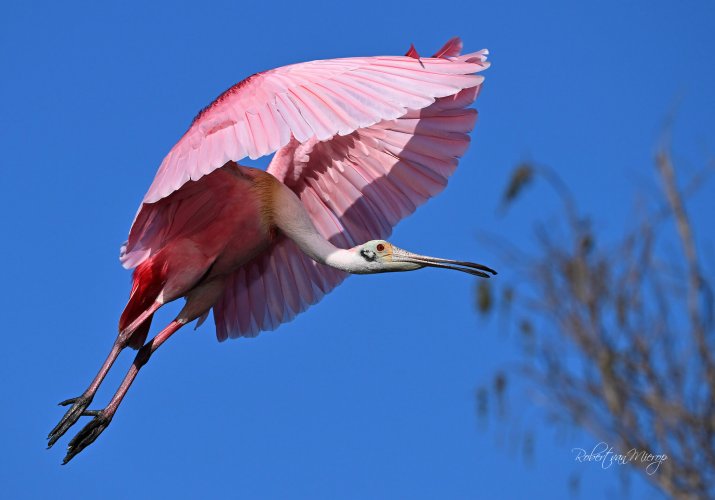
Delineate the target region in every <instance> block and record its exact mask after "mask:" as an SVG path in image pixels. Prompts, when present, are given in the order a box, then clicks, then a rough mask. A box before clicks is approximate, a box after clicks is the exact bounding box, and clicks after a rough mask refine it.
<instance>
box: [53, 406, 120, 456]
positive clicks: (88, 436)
mask: <svg viewBox="0 0 715 500" xmlns="http://www.w3.org/2000/svg"><path fill="white" fill-rule="evenodd" d="M90 411H92V413H93V414H94V415H95V417H94V418H93V419H92V420H91V421H90V422H89V423H88V424H87V425H85V426H84V427H83V428H82V430H81V431H79V432H78V433H77V435H76V436H75V437H73V438H72V440H71V441H70V442H69V444H68V445H67V455H65V458H64V460H63V461H62V465H64V464H66V463H67V462H69V461H70V460H72V459H73V458H74V457H75V455H77V454H78V453H79V452H81V451H82V450H84V449H85V448H86V447H87V446H89V445H90V444H92V443H93V442H94V440H95V439H97V438H98V437H99V435H100V434H101V433H102V432H104V429H106V428H107V427H108V426H109V423H110V422H111V421H112V415H109V414H107V413H106V412H105V410H90Z"/></svg>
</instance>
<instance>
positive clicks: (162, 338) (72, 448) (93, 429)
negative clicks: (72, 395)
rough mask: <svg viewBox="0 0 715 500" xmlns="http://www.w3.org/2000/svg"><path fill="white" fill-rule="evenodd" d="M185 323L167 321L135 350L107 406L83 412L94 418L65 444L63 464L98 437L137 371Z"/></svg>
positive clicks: (177, 320)
mask: <svg viewBox="0 0 715 500" xmlns="http://www.w3.org/2000/svg"><path fill="white" fill-rule="evenodd" d="M185 324H186V320H184V319H175V320H174V321H172V322H171V323H169V325H168V326H167V327H166V328H164V329H163V330H162V331H161V332H159V333H158V334H157V335H156V337H154V338H153V339H151V340H150V341H149V342H147V343H146V344H145V345H144V347H142V348H141V349H139V352H137V355H136V357H135V358H134V362H133V363H132V366H131V367H130V368H129V371H128V372H127V375H126V376H125V377H124V380H123V381H122V385H120V386H119V389H118V390H117V392H116V393H115V394H114V396H113V397H112V399H111V401H110V402H109V404H108V405H107V407H106V408H104V409H103V410H93V411H91V413H89V412H85V414H91V415H93V416H94V418H93V419H92V420H91V421H90V422H89V423H88V424H87V425H85V426H84V428H83V429H82V430H81V431H79V432H78V433H77V435H76V436H75V437H74V438H72V440H71V441H70V442H69V445H68V446H67V455H66V456H65V458H64V461H63V462H62V463H63V464H66V463H67V462H69V461H70V460H72V458H74V456H75V455H77V454H78V453H79V452H81V451H82V450H84V449H85V448H86V447H87V446H89V445H90V444H92V443H93V442H94V440H95V439H97V437H99V435H100V434H101V433H102V432H103V431H104V429H106V428H107V427H108V426H109V423H110V422H111V421H112V418H113V417H114V414H115V413H116V411H117V408H118V407H119V404H120V403H121V402H122V399H124V396H125V395H126V393H127V391H128V390H129V387H130V386H131V385H132V382H134V379H135V378H136V376H137V374H138V373H139V370H140V369H141V367H142V366H144V365H145V364H146V362H147V361H149V358H150V357H151V355H152V354H153V353H154V351H156V350H157V349H158V348H159V346H160V345H161V344H163V343H164V342H166V340H167V339H168V338H169V337H171V336H172V335H173V334H174V333H176V331H177V330H178V329H179V328H181V327H182V326H184V325H185ZM83 411H84V410H83Z"/></svg>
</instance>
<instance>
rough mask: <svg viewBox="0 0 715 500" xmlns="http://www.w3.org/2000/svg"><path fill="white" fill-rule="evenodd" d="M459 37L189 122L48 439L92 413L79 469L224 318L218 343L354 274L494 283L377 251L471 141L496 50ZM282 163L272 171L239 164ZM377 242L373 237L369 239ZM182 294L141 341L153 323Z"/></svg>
mask: <svg viewBox="0 0 715 500" xmlns="http://www.w3.org/2000/svg"><path fill="white" fill-rule="evenodd" d="M460 50H461V41H459V39H452V40H450V41H449V42H448V43H447V44H446V45H445V46H444V47H443V48H442V49H441V50H440V51H438V52H437V54H435V56H433V57H432V58H420V57H419V55H418V54H417V53H416V51H414V49H410V51H409V52H408V53H407V54H406V55H405V56H390V57H367V58H349V59H334V60H326V61H313V62H309V63H302V64H296V65H292V66H286V67H284V68H278V69H276V70H271V71H267V72H264V73H259V74H257V75H253V76H252V77H249V78H247V79H246V80H244V81H243V82H241V83H239V84H237V85H235V86H234V87H232V88H231V89H229V90H228V91H226V92H224V93H223V94H222V95H221V96H219V98H218V99H216V100H215V101H214V102H213V103H212V104H211V105H209V106H208V107H207V108H205V109H204V110H203V111H201V113H199V115H198V116H197V117H196V118H195V119H194V121H193V122H192V124H191V127H190V128H189V130H188V131H187V132H186V134H185V135H184V136H183V137H182V138H181V139H180V140H179V142H178V143H177V144H176V145H175V146H174V147H173V148H172V150H171V151H170V152H169V154H168V155H167V157H166V158H165V159H164V161H163V162H162V164H161V166H160V168H159V171H158V172H157V175H156V178H155V179H154V182H153V183H152V185H151V186H150V188H149V191H148V192H147V194H146V195H145V197H144V199H143V202H142V204H141V206H140V209H139V211H138V213H137V216H136V218H135V220H134V223H133V224H132V228H131V230H130V232H129V238H128V240H127V242H126V244H125V245H124V246H123V247H122V250H121V256H120V259H121V261H122V263H123V265H124V266H125V267H128V268H135V271H134V279H133V284H132V290H131V293H130V297H129V301H128V303H127V306H126V308H125V309H124V312H123V313H122V316H121V318H120V321H119V335H118V337H117V340H116V341H115V343H114V345H113V347H112V351H111V352H110V355H109V357H108V358H107V360H106V361H105V363H104V364H103V366H102V368H101V369H100V371H99V373H98V374H97V376H96V377H95V379H94V381H93V382H92V384H91V385H90V386H89V388H88V389H87V390H86V391H85V392H84V393H83V395H82V396H80V397H78V398H72V399H70V400H67V401H65V402H64V403H63V404H68V405H69V404H71V407H70V409H69V410H68V411H67V413H66V414H65V416H64V417H63V419H62V420H61V421H60V423H59V424H58V425H57V426H56V427H55V429H53V431H52V432H51V433H50V436H49V444H50V446H52V444H54V443H55V442H56V441H57V439H59V437H60V436H62V435H63V434H64V433H65V432H66V431H67V430H68V429H69V428H70V427H71V426H72V425H73V424H74V423H75V422H76V421H77V420H78V419H79V418H80V417H81V416H82V415H92V416H94V419H93V420H92V421H91V422H90V423H89V424H88V425H87V426H85V428H84V429H82V431H80V433H79V434H78V435H77V436H75V438H74V439H73V440H72V441H70V444H69V451H68V453H67V457H66V458H65V461H68V460H70V459H71V458H72V457H74V456H75V455H76V454H77V453H79V452H80V451H81V450H82V449H84V448H85V447H86V446H87V445H89V444H91V443H92V442H93V441H94V440H95V439H96V437H97V436H98V435H99V434H100V433H101V432H102V431H103V430H104V429H105V428H106V426H107V425H109V422H110V421H111V419H112V418H113V416H114V413H115V412H116V409H117V407H118V406H119V404H120V403H121V401H122V399H123V398H124V395H125V394H126V391H127V389H128V388H129V386H130V385H131V383H132V382H133V380H134V378H135V377H136V375H137V373H138V372H139V369H140V368H141V367H142V366H143V365H144V364H145V363H146V362H147V361H148V359H149V357H150V356H151V354H152V353H153V352H154V351H155V350H156V349H157V348H158V347H159V346H160V345H161V344H162V343H163V342H164V341H165V340H166V339H168V338H169V337H170V336H171V335H172V334H173V333H175V332H176V331H177V330H178V329H179V328H181V326H183V325H185V324H186V323H188V322H190V321H193V320H194V319H197V318H201V319H200V320H199V321H200V322H201V321H203V319H204V318H205V317H206V315H207V314H208V313H209V311H210V310H211V309H213V312H214V321H215V323H216V332H217V336H218V338H219V340H224V339H226V338H229V337H240V336H252V335H256V334H257V333H258V332H260V331H262V330H268V329H274V328H276V327H277V326H278V325H280V324H281V323H284V322H286V321H289V320H290V319H292V318H293V317H294V316H295V315H297V314H299V313H300V312H302V311H304V310H305V309H306V308H307V307H308V306H310V305H311V304H314V303H315V302H317V301H318V300H319V299H320V298H321V297H322V296H323V295H325V294H326V293H328V292H330V291H331V290H332V289H333V288H334V287H335V286H336V285H337V284H339V283H340V282H341V281H342V280H343V279H344V278H345V277H346V276H347V275H348V274H349V273H352V274H365V273H378V272H391V271H410V270H415V269H420V268H422V267H425V266H430V267H437V268H447V269H456V270H460V271H464V272H467V273H470V274H473V275H477V276H482V277H488V274H487V273H493V271H492V270H491V269H489V268H487V267H485V266H482V265H479V264H474V263H471V262H463V261H452V260H446V259H438V258H434V257H426V256H422V255H417V254H412V253H410V252H407V251H404V250H402V249H400V248H398V247H395V246H393V245H391V244H390V243H388V242H386V241H384V240H382V239H371V238H385V237H387V236H388V235H389V234H390V232H391V230H392V227H393V226H394V225H395V224H396V223H397V222H398V221H399V220H400V219H402V218H403V217H405V216H406V215H408V214H410V213H412V212H413V211H414V210H415V208H416V207H417V206H418V205H419V204H421V203H423V202H424V201H426V200H427V199H428V198H430V197H431V196H433V195H435V194H436V193H438V192H439V191H441V190H442V189H443V188H444V186H445V185H446V182H447V178H448V177H449V176H450V175H451V173H452V172H453V171H454V169H455V168H456V166H457V161H458V158H459V157H460V156H461V155H462V153H463V152H464V151H465V150H466V148H467V146H468V144H469V136H468V135H467V134H468V132H469V131H471V129H472V127H473V125H474V122H475V120H476V111H475V110H473V109H471V108H469V107H468V106H469V105H470V104H471V103H472V102H473V101H474V100H475V99H476V97H477V94H478V91H479V89H480V87H481V83H482V81H483V78H482V77H481V76H478V75H475V74H474V73H476V72H478V71H481V70H483V69H485V68H486V67H487V66H488V64H487V63H486V51H482V52H477V53H473V54H466V55H464V56H460V55H459V52H460ZM273 152H275V155H274V157H273V160H272V161H271V164H270V165H269V167H268V169H267V170H266V171H262V170H259V169H255V168H249V167H245V166H242V165H239V164H237V163H236V161H238V160H240V159H241V158H244V157H246V156H250V157H251V158H255V157H258V156H262V155H266V154H269V153H273ZM367 240H370V241H367ZM181 297H183V298H185V299H186V304H185V305H184V307H183V309H182V310H181V312H180V313H179V315H178V316H177V318H176V319H175V320H174V321H172V322H171V323H170V324H169V325H168V326H167V327H166V328H164V329H163V330H161V331H160V332H159V333H158V334H157V335H156V336H155V337H154V338H153V339H152V340H150V341H149V342H146V339H147V336H148V332H149V329H150V326H151V321H152V317H153V315H154V313H155V312H156V311H157V310H158V309H159V308H160V307H161V306H162V305H164V304H166V303H168V302H171V301H173V300H176V299H178V298H181ZM125 347H133V348H136V349H139V352H138V354H137V356H136V358H135V362H134V364H133V365H132V367H131V369H130V370H129V373H128V374H127V376H126V377H125V379H124V382H123V383H122V385H121V387H120V388H119V390H118V391H117V393H116V394H115V396H114V397H113V398H112V400H111V401H110V403H109V404H108V405H107V407H106V408H104V409H103V410H99V411H90V410H87V406H88V405H89V404H90V403H91V401H92V399H93V397H94V394H95V392H96V390H97V387H99V385H100V384H101V383H102V381H103V380H104V377H105V375H106V374H107V372H108V371H109V369H110V368H111V366H112V364H113V363H114V360H115V359H116V358H117V356H118V355H119V353H120V352H121V351H122V350H123V349H124V348H125Z"/></svg>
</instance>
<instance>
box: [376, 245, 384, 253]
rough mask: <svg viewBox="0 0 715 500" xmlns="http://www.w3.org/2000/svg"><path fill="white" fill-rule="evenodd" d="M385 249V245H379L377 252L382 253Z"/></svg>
mask: <svg viewBox="0 0 715 500" xmlns="http://www.w3.org/2000/svg"><path fill="white" fill-rule="evenodd" d="M384 249H385V245H383V244H382V243H380V244H379V245H377V251H378V252H382V251H383V250H384Z"/></svg>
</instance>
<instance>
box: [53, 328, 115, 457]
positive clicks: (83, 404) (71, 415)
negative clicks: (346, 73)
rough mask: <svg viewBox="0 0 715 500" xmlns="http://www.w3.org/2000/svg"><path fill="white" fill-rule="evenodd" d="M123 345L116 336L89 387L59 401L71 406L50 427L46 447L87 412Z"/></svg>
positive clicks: (62, 404) (63, 404)
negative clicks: (56, 422)
mask: <svg viewBox="0 0 715 500" xmlns="http://www.w3.org/2000/svg"><path fill="white" fill-rule="evenodd" d="M125 347H126V341H123V339H122V336H121V335H120V336H119V337H117V340H116V341H115V342H114V345H113V346H112V350H111V351H110V352H109V356H107V359H106V360H105V361H104V364H103V365H102V368H100V369H99V373H97V376H96V377H94V380H93V381H92V383H91V384H90V385H89V387H87V390H86V391H84V393H83V394H82V395H81V396H79V397H76V398H70V399H67V400H65V401H62V402H61V403H60V406H68V405H72V406H71V407H70V409H69V410H67V412H66V413H65V415H64V417H62V420H60V422H59V423H58V424H57V425H56V426H55V428H54V429H52V431H51V432H50V434H49V435H48V436H47V439H48V442H47V447H48V448H50V447H52V445H53V444H55V443H56V442H57V440H58V439H59V438H61V437H62V435H63V434H64V433H65V432H67V431H68V430H69V428H70V427H72V426H73V425H74V424H75V422H77V420H79V417H81V416H82V415H85V414H87V411H88V410H87V407H88V406H89V405H90V403H92V399H94V394H95V393H96V392H97V389H98V388H99V386H100V384H101V383H102V381H103V380H104V377H105V376H106V375H107V372H108V371H109V369H110V368H111V367H112V365H113V364H114V361H115V360H116V359H117V356H119V353H120V352H122V349H124V348H125Z"/></svg>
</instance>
